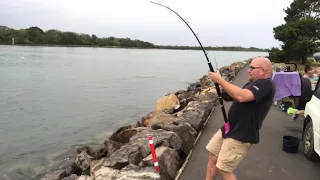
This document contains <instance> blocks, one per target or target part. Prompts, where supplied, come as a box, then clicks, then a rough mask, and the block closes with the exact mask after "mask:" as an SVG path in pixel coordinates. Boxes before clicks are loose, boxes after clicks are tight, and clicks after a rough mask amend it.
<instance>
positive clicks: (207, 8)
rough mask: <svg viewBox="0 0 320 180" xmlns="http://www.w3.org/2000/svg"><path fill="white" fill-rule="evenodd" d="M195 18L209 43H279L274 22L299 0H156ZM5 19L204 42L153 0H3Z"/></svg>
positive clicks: (164, 41) (11, 23)
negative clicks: (276, 38)
mask: <svg viewBox="0 0 320 180" xmlns="http://www.w3.org/2000/svg"><path fill="white" fill-rule="evenodd" d="M155 2H160V3H161V4H164V5H166V6H170V8H172V9H173V10H175V11H178V12H179V14H180V15H181V16H182V17H183V18H184V19H185V20H186V21H188V22H189V24H190V26H191V28H192V29H193V30H194V31H195V32H196V33H198V35H199V36H198V37H199V39H200V42H201V43H202V45H203V46H242V47H258V48H271V47H279V46H280V42H279V41H277V40H275V39H274V36H273V27H275V26H278V25H281V24H283V23H284V19H283V17H284V16H285V13H284V12H283V9H285V8H286V7H288V6H290V4H291V3H292V2H293V0H197V1H195V0H193V1H191V0H155ZM0 25H4V26H8V27H10V28H14V29H21V28H28V27H31V26H38V27H40V28H41V29H42V30H44V31H45V30H49V29H58V30H61V31H72V32H77V33H86V34H95V35H97V36H98V37H110V36H114V37H119V38H120V37H123V38H126V37H128V38H131V39H139V40H143V41H148V42H151V43H154V44H156V45H187V46H198V45H199V44H198V42H197V40H196V38H195V37H194V36H193V34H192V32H191V31H190V30H189V28H188V27H187V26H186V25H185V24H184V22H183V21H182V20H181V19H180V18H179V17H178V16H176V15H175V14H174V13H173V12H171V11H170V10H168V9H166V8H163V7H161V6H158V5H155V4H152V3H150V1H149V0H0Z"/></svg>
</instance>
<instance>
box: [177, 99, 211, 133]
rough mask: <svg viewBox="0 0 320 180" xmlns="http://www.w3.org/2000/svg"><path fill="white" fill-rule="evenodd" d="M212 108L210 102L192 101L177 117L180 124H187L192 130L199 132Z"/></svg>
mask: <svg viewBox="0 0 320 180" xmlns="http://www.w3.org/2000/svg"><path fill="white" fill-rule="evenodd" d="M212 108H213V104H212V103H210V102H199V101H192V102H190V103H189V104H188V106H187V107H186V108H185V109H184V110H183V111H181V112H179V113H178V114H177V116H178V117H180V118H181V119H179V120H180V123H188V124H190V125H191V127H192V128H193V129H195V130H196V131H197V132H200V130H201V129H202V127H203V125H204V123H205V121H206V120H207V118H208V116H209V114H210V112H211V110H212Z"/></svg>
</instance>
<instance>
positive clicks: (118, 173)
mask: <svg viewBox="0 0 320 180" xmlns="http://www.w3.org/2000/svg"><path fill="white" fill-rule="evenodd" d="M249 62H250V60H248V61H245V62H237V63H233V64H231V65H230V66H225V67H222V68H220V70H219V71H220V73H221V75H222V76H223V77H224V78H225V79H226V80H228V81H232V80H233V79H234V78H235V76H236V74H237V73H238V72H239V71H240V69H241V68H243V67H244V66H245V65H246V64H248V63H249ZM217 100H218V98H217V93H216V90H215V88H214V84H213V83H212V82H211V81H210V79H209V78H208V76H207V75H204V76H203V77H202V78H201V79H200V80H199V81H198V82H195V83H193V84H190V86H189V87H188V88H187V90H180V91H177V92H175V93H170V94H168V95H166V96H164V97H162V98H160V99H159V100H158V101H157V108H156V109H155V110H154V111H152V112H150V113H148V114H146V115H145V116H143V117H142V118H141V120H140V121H138V122H137V123H136V124H135V125H127V126H123V127H120V128H119V129H118V130H116V131H115V132H114V133H113V134H112V135H111V136H110V137H109V139H107V140H106V141H105V142H104V144H101V145H98V146H91V147H89V146H84V147H80V148H78V149H77V154H76V155H74V156H75V158H74V159H73V158H70V160H69V161H67V162H65V163H64V164H62V165H61V166H60V168H59V169H58V170H56V171H53V172H50V173H48V174H46V175H45V176H44V177H43V178H42V180H58V179H63V180H75V179H77V180H114V179H119V180H125V179H126V180H130V179H132V180H133V179H161V180H162V179H163V180H173V179H175V178H176V176H177V174H178V172H179V170H180V169H181V168H182V165H183V163H184V162H185V160H186V157H187V156H188V154H189V153H190V151H191V150H192V149H193V147H194V145H195V142H196V139H197V137H198V135H199V133H200V132H201V130H202V129H203V127H204V125H205V123H206V121H207V119H208V118H209V116H210V113H211V111H212V110H213V107H214V106H215V105H216V104H217V103H218V101H217ZM148 136H152V137H153V141H154V145H155V148H156V155H157V159H158V163H159V167H160V175H159V174H158V173H157V171H156V169H155V168H154V163H153V160H152V154H151V151H150V147H149V141H148ZM204 163H205V162H204Z"/></svg>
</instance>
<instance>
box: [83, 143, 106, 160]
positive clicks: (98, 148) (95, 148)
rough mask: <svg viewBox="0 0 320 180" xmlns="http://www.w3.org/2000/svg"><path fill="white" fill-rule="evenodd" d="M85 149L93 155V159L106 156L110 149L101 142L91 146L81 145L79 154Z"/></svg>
mask: <svg viewBox="0 0 320 180" xmlns="http://www.w3.org/2000/svg"><path fill="white" fill-rule="evenodd" d="M83 151H84V152H86V153H87V154H88V155H90V156H92V157H93V159H100V158H102V157H106V156H107V154H108V149H107V148H105V146H104V145H101V144H91V145H90V146H83V147H80V148H78V149H77V154H80V153H81V152H83Z"/></svg>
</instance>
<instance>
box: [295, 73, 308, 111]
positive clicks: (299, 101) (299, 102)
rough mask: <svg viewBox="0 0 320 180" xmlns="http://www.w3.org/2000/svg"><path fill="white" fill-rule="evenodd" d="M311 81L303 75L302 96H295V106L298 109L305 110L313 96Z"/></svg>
mask: <svg viewBox="0 0 320 180" xmlns="http://www.w3.org/2000/svg"><path fill="white" fill-rule="evenodd" d="M312 93H313V92H312V89H311V81H310V80H309V79H308V78H305V77H301V96H298V97H295V98H294V106H295V108H296V109H299V110H304V109H305V108H306V104H307V102H309V101H310V100H311V97H312Z"/></svg>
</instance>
